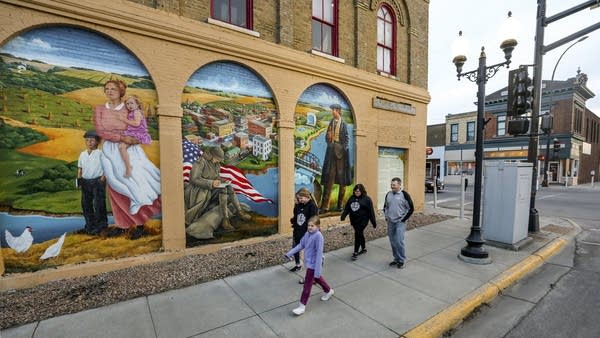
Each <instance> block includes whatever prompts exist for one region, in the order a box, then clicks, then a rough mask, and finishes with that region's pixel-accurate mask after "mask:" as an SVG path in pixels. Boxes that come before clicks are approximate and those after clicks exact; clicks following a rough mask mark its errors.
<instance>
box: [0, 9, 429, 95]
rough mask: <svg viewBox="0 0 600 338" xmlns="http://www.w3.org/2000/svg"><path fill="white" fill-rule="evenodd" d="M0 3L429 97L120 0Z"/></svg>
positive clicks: (370, 87)
mask: <svg viewBox="0 0 600 338" xmlns="http://www.w3.org/2000/svg"><path fill="white" fill-rule="evenodd" d="M0 2H3V3H8V4H12V5H14V6H18V7H24V8H29V9H32V10H36V11H40V12H45V13H50V14H53V15H57V16H60V17H64V18H69V19H72V20H76V21H79V22H83V23H87V24H93V25H98V26H102V27H107V28H112V29H117V30H121V31H126V32H131V33H135V34H140V35H145V36H149V37H153V38H156V39H161V40H165V41H169V42H174V43H178V44H182V45H187V46H190V47H194V48H199V49H203V50H208V51H212V52H215V53H219V54H221V55H226V56H230V57H233V58H242V59H245V60H249V61H252V62H256V63H259V64H264V65H268V66H273V67H277V68H282V69H287V70H290V71H293V72H299V73H303V74H307V75H311V76H317V77H320V78H322V79H325V80H329V81H332V82H335V83H337V84H339V83H343V84H347V85H350V86H353V87H358V88H363V89H366V90H371V91H374V92H377V93H383V94H387V95H392V96H396V97H402V98H405V99H409V100H413V101H416V102H420V103H425V104H427V103H429V101H430V96H429V93H428V92H427V90H426V88H422V87H417V86H413V85H409V84H406V83H402V82H398V81H395V80H391V79H387V78H383V77H381V76H378V75H377V74H372V73H368V72H365V71H362V70H359V69H356V68H354V67H352V66H347V65H338V64H334V63H333V62H332V63H328V62H320V63H315V62H314V58H315V57H316V56H314V55H310V54H309V53H307V52H302V51H298V50H294V49H291V48H288V47H284V46H281V45H278V44H274V43H270V42H267V41H264V40H261V39H258V38H255V37H251V36H247V35H245V34H241V33H238V32H232V31H229V30H227V29H225V28H222V27H218V26H214V25H211V24H208V23H205V22H200V21H196V20H192V19H189V18H184V17H181V16H177V15H174V14H171V13H168V12H164V11H161V10H157V9H153V8H150V7H146V6H143V5H139V4H136V3H132V2H128V1H124V0H121V1H118V0H113V1H110V2H99V1H96V0H94V1H92V0H78V1H74V0H20V1H16V0H0ZM273 46H277V48H278V53H276V54H264V52H263V51H264V49H265V47H268V48H273Z"/></svg>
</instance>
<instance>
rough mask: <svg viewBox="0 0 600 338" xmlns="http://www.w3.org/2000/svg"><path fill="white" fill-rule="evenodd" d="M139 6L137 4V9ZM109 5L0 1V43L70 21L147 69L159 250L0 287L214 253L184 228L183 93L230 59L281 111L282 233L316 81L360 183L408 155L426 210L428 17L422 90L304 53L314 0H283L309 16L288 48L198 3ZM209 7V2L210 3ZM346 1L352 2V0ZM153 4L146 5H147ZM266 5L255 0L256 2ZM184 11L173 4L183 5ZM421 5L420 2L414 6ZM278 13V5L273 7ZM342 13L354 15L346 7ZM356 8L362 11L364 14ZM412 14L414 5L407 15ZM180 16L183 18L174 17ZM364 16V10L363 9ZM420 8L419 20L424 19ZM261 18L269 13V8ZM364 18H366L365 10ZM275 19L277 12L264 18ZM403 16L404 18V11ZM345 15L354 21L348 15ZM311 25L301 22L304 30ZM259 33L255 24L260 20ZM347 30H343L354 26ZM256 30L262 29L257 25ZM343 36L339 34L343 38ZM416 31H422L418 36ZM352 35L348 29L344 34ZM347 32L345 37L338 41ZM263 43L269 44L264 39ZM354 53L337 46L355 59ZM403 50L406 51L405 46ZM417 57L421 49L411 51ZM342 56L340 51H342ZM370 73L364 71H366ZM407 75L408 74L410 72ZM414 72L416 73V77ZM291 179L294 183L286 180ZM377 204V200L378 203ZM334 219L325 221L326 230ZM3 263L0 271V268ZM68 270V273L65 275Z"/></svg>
mask: <svg viewBox="0 0 600 338" xmlns="http://www.w3.org/2000/svg"><path fill="white" fill-rule="evenodd" d="M135 2H139V3H135ZM135 2H132V1H111V2H110V3H105V2H101V1H97V0H64V1H61V2H55V1H51V0H38V1H19V2H16V3H15V4H11V3H7V2H4V1H0V22H2V25H1V26H0V44H4V43H5V42H6V41H8V40H10V39H11V38H13V37H14V36H16V35H18V34H19V33H22V32H24V31H26V30H28V29H30V28H33V27H39V26H44V25H55V24H60V25H74V26H77V27H83V28H86V29H89V30H91V31H94V32H98V33H101V34H105V35H106V36H109V37H111V38H112V39H114V40H116V41H117V42H119V43H121V44H122V45H123V46H125V47H126V48H127V49H129V50H130V51H131V52H132V53H133V54H134V55H136V56H137V57H138V58H139V59H140V61H141V62H142V64H143V65H144V66H145V67H146V68H147V70H148V72H149V74H150V76H151V77H152V80H153V82H154V84H155V86H156V91H157V95H158V102H159V104H158V109H157V114H158V116H159V125H160V130H159V132H160V137H159V139H160V163H161V167H160V170H161V178H162V181H161V189H162V191H161V193H162V195H161V199H162V205H163V206H162V211H163V212H162V218H163V222H162V224H163V248H164V249H165V252H164V253H162V254H154V255H151V256H148V257H152V258H148V257H140V258H134V259H127V260H117V261H107V262H100V263H97V264H89V265H88V264H85V265H80V266H78V267H77V268H72V269H70V268H68V267H64V268H59V269H57V270H53V271H45V272H43V273H40V274H37V275H35V274H34V275H35V276H32V277H31V278H30V277H20V278H17V279H14V278H12V277H11V278H8V279H7V278H2V279H0V289H6V288H8V287H24V286H28V285H32V284H35V283H40V282H43V281H47V280H52V279H58V278H65V276H71V275H85V274H94V273H97V272H98V271H106V270H110V269H115V268H122V267H125V266H129V265H135V264H140V263H143V262H147V261H149V260H164V259H170V258H173V257H178V256H181V255H182V252H198V251H199V250H210V249H197V248H193V249H186V248H185V231H184V230H185V229H184V203H183V182H182V180H181V160H177V159H181V158H182V150H181V116H182V109H181V95H182V92H183V87H184V85H185V84H186V82H187V80H188V79H189V77H190V76H191V75H192V74H193V73H194V72H195V71H196V70H197V69H199V68H200V67H202V66H203V65H205V64H207V63H210V62H212V61H216V60H230V61H234V62H239V63H241V64H243V65H246V66H247V67H249V68H250V69H252V70H253V71H255V72H256V73H257V74H258V75H259V76H260V77H262V78H263V79H264V81H265V83H266V84H267V85H268V86H269V87H270V88H271V89H272V91H273V98H274V101H275V102H276V103H277V107H278V109H279V113H280V116H279V120H278V121H277V123H278V124H279V145H280V149H279V155H280V157H279V166H280V177H279V182H281V183H280V187H279V201H280V210H279V229H280V233H284V234H285V233H288V232H289V231H290V227H289V221H288V220H289V218H290V217H291V214H292V209H293V200H294V198H293V197H294V184H293V182H294V143H293V133H294V128H295V124H294V109H295V106H296V102H297V100H298V98H299V97H300V95H301V94H302V92H303V91H304V90H305V89H306V88H308V87H309V86H311V85H313V84H316V83H327V84H330V85H332V86H333V87H335V88H337V89H338V90H339V91H340V92H341V93H342V94H343V95H344V96H345V97H346V98H347V100H348V103H349V104H350V105H351V107H352V109H353V111H354V113H355V116H354V120H355V122H356V152H357V153H356V173H355V177H356V182H360V183H363V184H365V186H367V187H372V188H371V190H373V189H375V188H374V187H376V186H377V181H378V177H377V172H378V168H377V157H378V147H380V146H386V147H398V148H406V149H407V150H408V163H407V167H406V175H407V176H406V177H408V179H407V180H406V182H405V188H406V189H407V190H408V191H409V192H411V194H412V196H413V199H414V201H415V207H416V209H417V210H423V205H424V194H423V180H424V166H425V151H424V149H425V139H426V119H427V117H426V114H427V103H428V102H429V95H428V93H427V90H426V89H425V88H424V86H425V84H426V78H427V76H426V62H427V57H426V35H427V29H426V27H427V22H426V21H427V20H426V19H423V20H418V19H414V20H415V21H417V22H419V25H420V26H422V27H423V30H420V31H419V36H418V37H414V36H413V35H408V36H407V37H406V38H407V39H411V41H412V40H413V39H417V40H419V41H420V43H421V44H422V45H419V44H417V46H416V47H415V46H413V47H411V48H410V50H411V51H410V53H411V54H414V53H417V51H419V50H420V49H421V48H424V51H421V52H423V53H424V57H423V59H422V60H419V62H420V63H422V64H423V65H422V66H419V62H417V63H416V65H415V64H412V66H411V68H410V71H408V70H407V71H406V72H405V73H406V74H405V75H403V76H404V77H407V78H408V77H411V78H414V80H411V81H407V82H414V83H417V84H418V85H409V84H407V83H403V82H402V81H397V80H394V79H389V78H386V77H382V76H379V75H377V74H375V73H374V72H373V71H370V70H369V69H367V71H365V70H361V69H357V68H356V67H353V66H351V64H350V63H348V62H347V63H346V64H342V63H339V62H336V61H332V60H329V59H327V58H323V57H320V56H316V55H313V54H311V53H309V52H307V51H308V50H309V49H310V34H309V33H308V32H307V30H306V29H307V28H306V27H309V26H310V25H309V22H310V1H289V2H287V1H285V0H282V1H281V2H282V3H288V4H293V6H294V10H295V11H299V12H302V13H308V14H306V15H308V17H307V18H304V19H299V18H298V17H295V18H294V20H293V21H294V22H293V23H294V31H293V39H292V40H289V42H290V43H291V45H292V47H293V48H288V47H285V46H281V45H279V44H276V43H273V42H272V41H267V40H269V39H273V37H269V33H266V32H265V33H264V34H263V32H261V37H259V38H257V37H254V36H250V35H248V34H244V33H240V32H238V31H234V30H231V29H227V28H224V27H220V26H218V25H213V24H209V23H207V22H206V15H207V14H208V8H207V7H206V6H200V4H199V3H204V1H135ZM208 2H209V1H206V3H208ZM348 2H350V1H348ZM154 3H156V4H157V6H156V7H157V8H151V7H150V6H148V5H149V4H154ZM257 3H261V4H263V3H264V4H268V3H270V2H269V1H266V0H264V1H263V0H255V4H257ZM413 3H415V5H414V6H415V7H416V8H421V9H423V8H426V7H427V6H428V4H427V1H413V2H411V4H413ZM180 4H181V5H182V6H183V7H181V8H180V7H179V5H180ZM417 5H418V6H417ZM273 7H274V6H273ZM344 8H345V10H351V9H350V8H349V7H348V8H346V7H344ZM360 11H365V10H364V9H360ZM408 11H410V7H409V9H408ZM179 12H182V13H183V14H185V15H180V14H179ZM367 12H368V11H367ZM426 12H427V11H426V10H424V13H420V12H419V11H417V12H416V14H415V15H426ZM265 13H266V12H265ZM369 13H370V12H369ZM268 15H271V16H273V13H272V12H270V14H268ZM406 15H407V16H408V14H406ZM349 18H350V16H349ZM307 23H308V25H305V24H307ZM255 24H256V25H258V26H256V25H255V27H261V26H260V25H262V23H261V21H260V20H256V22H255ZM350 26H351V25H349V24H348V25H347V26H346V24H344V29H346V30H348V29H351V27H350ZM261 29H262V28H261ZM346 33H347V32H345V33H344V34H346ZM421 34H422V35H421ZM351 35H352V34H349V33H348V36H351ZM344 36H346V35H344ZM267 37H268V38H267ZM352 48H354V47H347V46H344V47H343V48H342V50H343V51H344V53H348V56H350V57H349V59H351V58H353V56H352ZM404 48H405V49H409V48H407V47H406V46H404ZM417 54H418V53H417ZM343 57H346V55H343ZM366 68H369V67H366ZM409 74H410V75H409ZM417 74H420V75H418V76H417ZM375 97H380V98H385V99H386V100H389V101H393V102H398V103H404V104H408V105H411V106H413V107H414V108H415V111H416V114H414V115H412V114H405V113H399V112H393V111H389V110H384V109H377V108H374V107H373V98H375ZM289 182H292V183H289ZM374 202H375V203H376V202H377V201H374ZM334 222H337V219H336V220H329V221H327V220H326V221H325V222H324V223H325V224H326V225H327V224H331V223H334ZM0 267H2V265H1V264H0ZM67 271H68V272H67Z"/></svg>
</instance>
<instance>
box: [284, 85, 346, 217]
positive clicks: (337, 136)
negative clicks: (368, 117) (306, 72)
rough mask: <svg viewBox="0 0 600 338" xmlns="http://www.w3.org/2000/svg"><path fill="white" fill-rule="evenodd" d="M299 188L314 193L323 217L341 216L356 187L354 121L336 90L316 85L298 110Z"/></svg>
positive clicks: (297, 179) (296, 173) (296, 169)
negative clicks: (354, 186)
mask: <svg viewBox="0 0 600 338" xmlns="http://www.w3.org/2000/svg"><path fill="white" fill-rule="evenodd" d="M295 122H296V129H295V131H294V154H295V158H294V160H295V187H296V191H298V190H299V189H300V188H302V187H304V188H307V189H308V190H309V191H311V192H312V195H313V197H314V199H315V202H316V204H317V206H318V207H319V213H320V214H325V215H333V214H336V213H339V212H340V211H341V210H342V208H343V206H344V203H345V202H346V201H347V199H348V197H350V194H351V193H352V187H353V185H354V166H355V151H354V149H355V139H354V118H353V114H352V110H351V109H350V106H349V105H348V102H347V101H346V99H345V98H344V97H343V96H342V94H341V93H340V92H339V91H338V90H337V89H335V88H333V87H331V86H329V85H326V84H315V85H312V86H311V87H309V88H307V89H306V90H305V91H304V93H303V94H302V95H301V96H300V99H299V100H298V103H297V105H296V110H295Z"/></svg>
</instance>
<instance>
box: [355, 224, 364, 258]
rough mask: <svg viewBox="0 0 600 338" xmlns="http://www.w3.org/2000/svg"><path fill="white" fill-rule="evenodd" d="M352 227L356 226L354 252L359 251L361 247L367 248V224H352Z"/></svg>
mask: <svg viewBox="0 0 600 338" xmlns="http://www.w3.org/2000/svg"><path fill="white" fill-rule="evenodd" d="M352 227H353V228H354V252H357V253H358V252H359V249H360V248H361V247H362V248H363V249H366V248H367V247H366V246H365V228H366V227H367V224H363V225H360V224H352Z"/></svg>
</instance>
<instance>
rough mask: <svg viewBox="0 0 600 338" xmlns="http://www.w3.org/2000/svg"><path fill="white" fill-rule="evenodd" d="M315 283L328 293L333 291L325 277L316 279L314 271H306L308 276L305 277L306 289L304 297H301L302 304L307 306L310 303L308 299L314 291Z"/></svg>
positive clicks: (303, 293) (304, 289) (303, 290)
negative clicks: (311, 291)
mask: <svg viewBox="0 0 600 338" xmlns="http://www.w3.org/2000/svg"><path fill="white" fill-rule="evenodd" d="M313 281H315V282H317V284H319V285H320V286H321V288H323V291H325V292H326V293H327V292H329V290H331V288H330V287H329V285H328V284H327V282H326V281H325V278H323V275H321V277H319V278H315V270H314V269H306V275H305V276H304V288H303V289H302V296H300V303H302V304H304V305H306V303H308V297H309V296H310V290H311V289H312V285H313Z"/></svg>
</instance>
